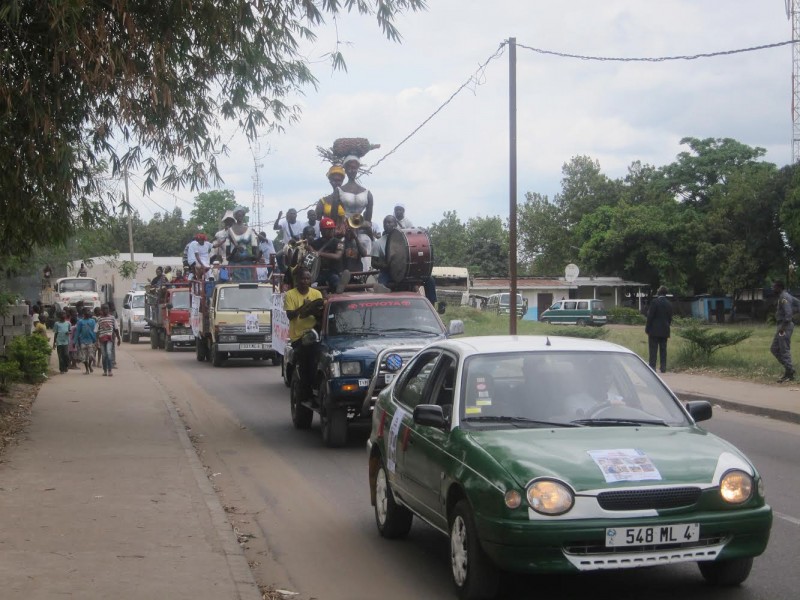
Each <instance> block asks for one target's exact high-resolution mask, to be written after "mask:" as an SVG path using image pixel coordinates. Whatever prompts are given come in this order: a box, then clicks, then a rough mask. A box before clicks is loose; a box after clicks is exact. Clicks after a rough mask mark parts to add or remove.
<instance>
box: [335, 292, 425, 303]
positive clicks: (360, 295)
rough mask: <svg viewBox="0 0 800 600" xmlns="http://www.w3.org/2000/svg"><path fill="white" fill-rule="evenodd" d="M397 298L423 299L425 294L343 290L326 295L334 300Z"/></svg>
mask: <svg viewBox="0 0 800 600" xmlns="http://www.w3.org/2000/svg"><path fill="white" fill-rule="evenodd" d="M398 298H419V299H420V300H424V299H425V296H420V295H419V294H415V293H414V292H388V293H385V294H373V293H365V292H344V293H342V294H331V295H329V296H328V301H329V302H331V301H334V300H351V301H352V300H362V301H373V300H397V299H398Z"/></svg>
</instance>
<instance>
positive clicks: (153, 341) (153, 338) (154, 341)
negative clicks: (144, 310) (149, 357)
mask: <svg viewBox="0 0 800 600" xmlns="http://www.w3.org/2000/svg"><path fill="white" fill-rule="evenodd" d="M131 335H133V334H131ZM150 348H151V349H152V350H158V331H157V330H155V329H151V330H150Z"/></svg>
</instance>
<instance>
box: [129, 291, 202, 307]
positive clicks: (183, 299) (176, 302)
mask: <svg viewBox="0 0 800 600" xmlns="http://www.w3.org/2000/svg"><path fill="white" fill-rule="evenodd" d="M170 302H171V303H172V308H189V290H186V291H185V292H172V296H171V297H170ZM134 306H135V305H134Z"/></svg>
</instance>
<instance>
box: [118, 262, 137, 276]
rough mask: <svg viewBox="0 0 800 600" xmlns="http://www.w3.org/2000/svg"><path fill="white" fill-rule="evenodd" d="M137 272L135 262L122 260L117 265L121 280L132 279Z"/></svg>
mask: <svg viewBox="0 0 800 600" xmlns="http://www.w3.org/2000/svg"><path fill="white" fill-rule="evenodd" d="M138 270H139V265H138V264H137V263H136V261H131V260H123V261H122V262H121V263H120V264H119V275H120V277H122V278H123V279H133V278H134V277H136V272H137V271H138Z"/></svg>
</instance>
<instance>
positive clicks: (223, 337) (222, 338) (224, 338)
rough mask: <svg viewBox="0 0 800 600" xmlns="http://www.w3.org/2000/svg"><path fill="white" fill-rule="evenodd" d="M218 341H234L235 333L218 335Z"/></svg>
mask: <svg viewBox="0 0 800 600" xmlns="http://www.w3.org/2000/svg"><path fill="white" fill-rule="evenodd" d="M219 341H220V342H222V343H223V344H224V343H225V342H235V341H236V336H235V335H221V336H219Z"/></svg>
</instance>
